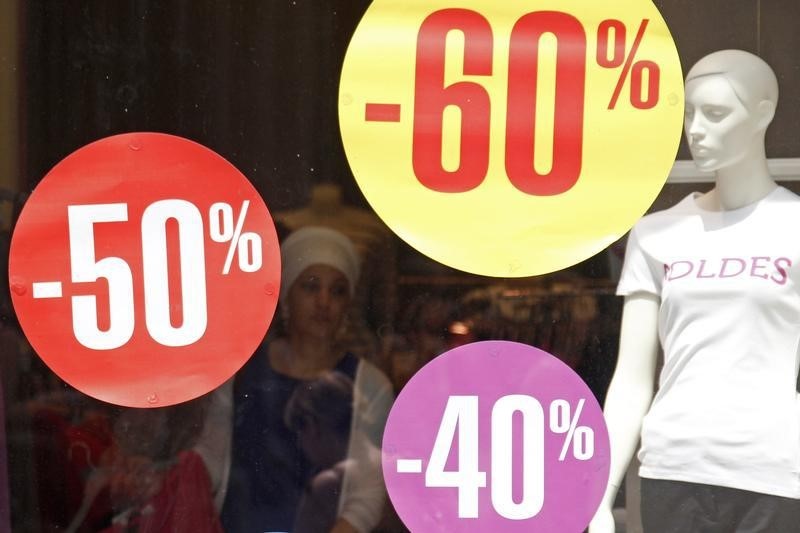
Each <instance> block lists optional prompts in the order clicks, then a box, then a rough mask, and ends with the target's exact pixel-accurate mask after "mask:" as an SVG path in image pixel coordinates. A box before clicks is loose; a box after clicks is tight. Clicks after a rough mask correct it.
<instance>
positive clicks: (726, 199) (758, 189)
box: [700, 144, 777, 211]
mask: <svg viewBox="0 0 800 533" xmlns="http://www.w3.org/2000/svg"><path fill="white" fill-rule="evenodd" d="M755 151H756V153H748V154H747V155H746V156H745V157H743V158H742V159H740V160H739V161H737V162H736V163H734V164H732V165H729V166H726V167H724V168H720V169H718V170H717V172H716V185H715V187H714V189H713V190H711V191H710V192H709V193H708V194H706V195H704V196H703V197H701V198H700V203H701V205H702V207H704V208H705V209H708V210H711V211H730V210H733V209H738V208H740V207H744V206H746V205H749V204H752V203H754V202H757V201H759V200H761V199H762V198H764V197H765V196H767V195H768V194H769V193H771V192H772V191H773V190H775V187H777V184H776V183H775V180H774V179H773V177H772V176H771V175H770V173H769V168H768V167H767V158H766V155H765V153H764V146H763V144H760V145H758V146H757V147H756V149H755Z"/></svg>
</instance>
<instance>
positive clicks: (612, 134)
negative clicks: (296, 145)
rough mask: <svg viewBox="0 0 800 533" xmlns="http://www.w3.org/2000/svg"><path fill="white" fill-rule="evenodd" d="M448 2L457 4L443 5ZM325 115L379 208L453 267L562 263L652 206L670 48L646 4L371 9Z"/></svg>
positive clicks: (676, 105) (667, 122)
mask: <svg viewBox="0 0 800 533" xmlns="http://www.w3.org/2000/svg"><path fill="white" fill-rule="evenodd" d="M454 5H458V7H453V6H454ZM339 121H340V125H341V131H342V138H343V141H344V146H345V150H346V152H347V157H348V160H349V162H350V166H351V168H352V170H353V174H354V175H355V177H356V180H357V181H358V184H359V186H360V187H361V190H362V191H363V193H364V195H365V196H366V198H367V200H368V201H369V203H370V204H371V205H372V207H373V208H374V210H375V211H376V212H377V213H378V215H379V216H380V217H381V218H382V219H383V220H384V221H385V222H386V223H387V224H388V225H389V227H390V228H392V229H393V230H394V231H395V232H396V233H397V234H398V235H399V236H400V237H401V238H402V239H404V240H405V241H406V242H408V243H409V244H410V245H412V246H413V247H415V248H416V249H417V250H419V251H420V252H422V253H423V254H425V255H427V256H429V257H431V258H433V259H435V260H437V261H439V262H441V263H444V264H446V265H449V266H452V267H455V268H457V269H460V270H464V271H467V272H472V273H475V274H482V275H487V276H498V277H522V276H531V275H536V274H544V273H548V272H553V271H556V270H560V269H562V268H565V267H568V266H571V265H573V264H575V263H578V262H580V261H582V260H584V259H586V258H588V257H591V256H592V255H594V254H596V253H598V252H599V251H601V250H602V249H603V248H605V247H606V246H608V245H609V244H610V243H612V242H614V241H615V240H616V239H618V238H619V237H620V236H621V235H623V234H624V233H625V232H626V231H628V229H630V227H631V226H632V225H633V224H634V222H635V221H636V220H637V219H638V218H639V217H640V216H641V215H642V214H643V213H644V212H645V211H646V210H647V208H648V207H649V206H650V204H651V203H652V202H653V200H654V199H655V197H656V195H657V194H658V192H659V191H660V190H661V187H662V186H663V185H664V182H665V180H666V178H667V175H668V173H669V169H670V168H671V166H672V163H673V160H674V157H675V153H676V151H677V147H678V142H679V140H680V135H681V127H682V122H683V80H682V74H681V68H680V61H679V59H678V54H677V51H676V49H675V44H674V42H673V40H672V37H671V35H670V33H669V30H668V28H667V26H666V24H665V23H664V20H663V19H662V17H661V15H660V14H659V12H658V9H657V8H656V7H655V5H653V3H652V2H651V1H650V0H616V1H615V2H586V1H585V0H539V1H538V2H535V3H531V2H520V1H513V2H496V1H494V0H459V1H458V2H454V1H453V0H448V1H443V0H375V1H374V2H373V3H372V5H371V6H370V8H369V9H368V10H367V12H366V14H365V15H364V18H363V19H362V21H361V23H360V24H359V26H358V29H357V30H356V32H355V34H354V36H353V39H352V41H351V43H350V47H349V49H348V52H347V56H346V58H345V62H344V67H343V70H342V78H341V86H340V93H339Z"/></svg>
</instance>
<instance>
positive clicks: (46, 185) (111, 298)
mask: <svg viewBox="0 0 800 533" xmlns="http://www.w3.org/2000/svg"><path fill="white" fill-rule="evenodd" d="M9 278H10V284H11V293H12V300H13V303H14V309H15V310H16V313H17V316H18V318H19V321H20V324H21V325H22V329H23V330H24V332H25V335H26V336H27V338H28V340H29V341H30V343H31V345H32V346H33V348H34V349H35V350H36V352H37V353H38V354H39V356H40V357H41V358H42V359H43V360H44V361H45V362H46V363H47V365H48V366H49V367H50V368H51V369H52V370H53V371H54V372H55V373H56V374H58V375H59V376H60V377H61V378H62V379H63V380H65V381H66V382H68V383H69V384H70V385H72V386H74V387H75V388H77V389H78V390H80V391H82V392H84V393H86V394H88V395H90V396H93V397H95V398H98V399H100V400H104V401H107V402H111V403H114V404H119V405H124V406H129V407H162V406H166V405H172V404H175V403H179V402H183V401H186V400H190V399H192V398H195V397H197V396H200V395H202V394H205V393H207V392H209V391H211V390H213V389H214V388H216V387H217V386H219V385H220V384H222V383H223V382H224V381H225V380H227V379H228V378H229V377H230V376H232V375H233V374H234V372H236V370H238V369H239V368H240V367H241V366H242V365H243V364H244V363H245V361H246V360H247V359H248V358H249V357H250V355H251V354H252V353H253V351H254V350H255V348H256V347H257V346H258V344H259V343H260V342H261V340H262V338H263V337H264V334H265V332H266V330H267V327H268V326H269V324H270V322H271V321H272V317H273V315H274V312H275V307H276V305H277V299H278V292H279V284H280V255H279V248H278V240H277V236H276V234H275V227H274V224H273V222H272V217H271V216H270V213H269V210H268V209H267V206H266V205H264V202H263V200H262V199H261V197H260V196H259V194H258V192H257V191H256V190H255V189H254V188H253V186H252V185H251V184H250V182H249V181H248V180H247V178H245V177H244V176H243V175H242V174H241V173H240V172H239V171H238V170H236V168H235V167H234V166H233V165H231V164H230V163H229V162H228V161H226V160H225V159H223V158H222V157H221V156H219V155H218V154H216V153H214V152H213V151H211V150H209V149H208V148H205V147H203V146H201V145H199V144H197V143H194V142H192V141H189V140H186V139H183V138H180V137H175V136H171V135H164V134H158V133H129V134H124V135H117V136H114V137H108V138H105V139H102V140H99V141H97V142H94V143H92V144H89V145H87V146H85V147H83V148H81V149H79V150H77V151H76V152H74V153H72V154H71V155H69V156H68V157H67V158H65V159H64V160H63V161H61V162H60V163H58V164H57V165H56V166H55V167H54V168H53V169H52V170H51V171H50V172H49V173H48V174H47V176H45V177H44V179H43V180H42V181H41V183H40V184H39V185H38V186H37V187H36V189H35V190H34V191H33V193H32V194H31V197H30V198H29V200H28V202H27V204H26V205H25V207H24V209H23V210H22V213H21V214H20V217H19V220H18V222H17V225H16V228H15V230H14V235H13V238H12V240H11V251H10V256H9Z"/></svg>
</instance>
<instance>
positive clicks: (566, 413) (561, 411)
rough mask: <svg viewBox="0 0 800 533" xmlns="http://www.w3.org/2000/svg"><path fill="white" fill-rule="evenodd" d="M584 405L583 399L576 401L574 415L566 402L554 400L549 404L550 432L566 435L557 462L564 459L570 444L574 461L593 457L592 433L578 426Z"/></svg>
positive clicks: (587, 428) (588, 429) (589, 429)
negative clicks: (576, 405)
mask: <svg viewBox="0 0 800 533" xmlns="http://www.w3.org/2000/svg"><path fill="white" fill-rule="evenodd" d="M585 403H586V401H585V400H584V399H583V398H581V399H580V400H579V401H578V407H577V408H576V409H575V413H574V415H573V413H572V408H571V407H570V405H569V402H567V401H566V400H554V401H553V402H552V403H551V404H550V431H552V432H553V433H556V434H560V435H563V434H565V433H566V435H567V436H566V438H565V439H564V445H563V446H562V447H561V453H560V454H559V456H558V460H559V461H564V459H566V457H567V452H568V451H569V447H570V444H572V455H573V457H575V459H578V460H579V461H586V460H589V459H591V458H592V457H593V456H594V431H592V428H590V427H587V426H578V419H579V418H580V416H581V412H582V411H583V406H584V404H585Z"/></svg>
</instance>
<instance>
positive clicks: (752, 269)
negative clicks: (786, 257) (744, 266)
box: [750, 257, 770, 279]
mask: <svg viewBox="0 0 800 533" xmlns="http://www.w3.org/2000/svg"><path fill="white" fill-rule="evenodd" d="M752 259H753V264H752V265H751V266H750V275H751V276H752V277H754V278H763V279H767V278H768V277H769V276H767V275H766V274H757V273H756V270H758V269H760V268H766V267H767V265H764V264H759V262H760V261H769V260H770V258H769V257H753V258H752Z"/></svg>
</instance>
